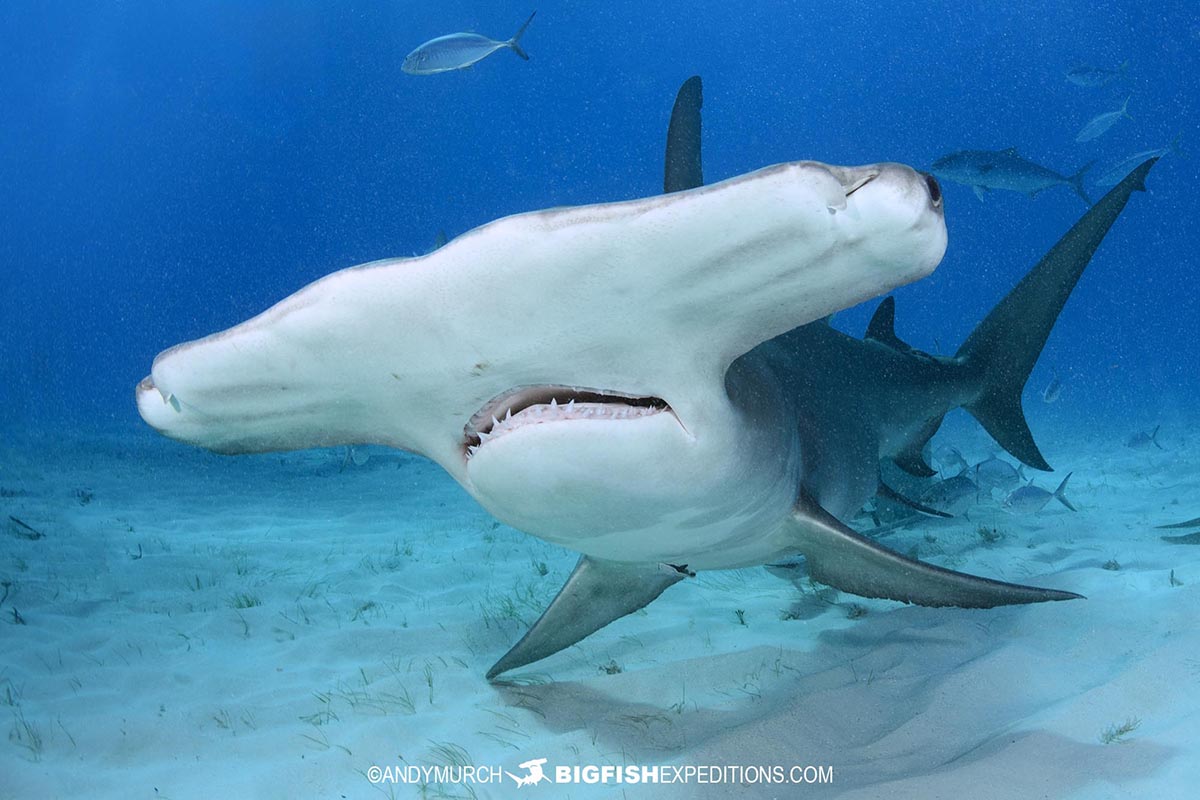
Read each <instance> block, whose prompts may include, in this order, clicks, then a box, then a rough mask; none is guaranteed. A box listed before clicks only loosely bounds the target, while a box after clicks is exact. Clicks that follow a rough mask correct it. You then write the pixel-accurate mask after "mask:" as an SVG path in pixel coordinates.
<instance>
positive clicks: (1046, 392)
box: [1042, 375, 1063, 404]
mask: <svg viewBox="0 0 1200 800" xmlns="http://www.w3.org/2000/svg"><path fill="white" fill-rule="evenodd" d="M1062 388H1063V387H1062V381H1060V380H1059V379H1058V376H1057V375H1055V376H1054V377H1053V378H1051V379H1050V383H1048V384H1046V388H1045V389H1042V402H1043V403H1047V404H1049V403H1053V402H1054V401H1055V400H1057V399H1058V398H1059V396H1060V395H1062Z"/></svg>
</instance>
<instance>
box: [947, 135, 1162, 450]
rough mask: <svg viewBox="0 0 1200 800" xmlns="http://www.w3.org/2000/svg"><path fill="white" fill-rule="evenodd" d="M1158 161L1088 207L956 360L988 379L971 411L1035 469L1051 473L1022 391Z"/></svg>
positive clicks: (973, 334)
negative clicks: (1064, 312)
mask: <svg viewBox="0 0 1200 800" xmlns="http://www.w3.org/2000/svg"><path fill="white" fill-rule="evenodd" d="M1157 160H1158V159H1157V158H1151V159H1148V160H1147V161H1145V162H1144V163H1142V164H1141V165H1140V166H1139V167H1137V168H1136V169H1134V170H1133V171H1132V172H1130V173H1129V175H1127V176H1126V177H1125V178H1124V180H1122V181H1121V182H1120V183H1118V184H1117V185H1116V186H1114V187H1113V188H1112V189H1111V190H1110V191H1109V192H1108V194H1106V195H1104V197H1102V198H1100V200H1099V201H1098V202H1097V203H1096V204H1095V205H1094V206H1092V207H1091V208H1090V209H1088V211H1087V213H1085V214H1084V215H1083V217H1081V218H1080V220H1079V221H1078V222H1077V223H1075V225H1074V227H1072V228H1071V230H1069V231H1067V233H1066V235H1065V236H1063V238H1062V239H1060V240H1059V241H1058V243H1057V244H1055V245H1054V247H1052V248H1051V249H1050V252H1049V253H1047V254H1046V255H1045V256H1044V257H1043V258H1042V260H1041V261H1040V262H1038V264H1037V266H1035V267H1034V268H1033V269H1031V270H1030V271H1029V273H1028V274H1027V275H1026V276H1025V277H1024V278H1022V279H1021V282H1020V283H1018V284H1017V285H1016V286H1015V287H1014V288H1013V290H1012V291H1011V292H1009V293H1008V295H1007V296H1006V297H1005V298H1004V299H1003V300H1001V301H1000V302H999V303H998V304H997V305H996V307H995V308H993V309H992V310H991V312H990V313H989V314H988V315H987V316H986V317H985V318H984V320H983V322H981V323H979V325H978V326H977V327H976V328H975V330H974V331H972V332H971V335H970V336H969V337H967V340H966V341H965V342H964V343H963V346H962V347H960V348H959V350H958V353H957V354H956V355H955V358H957V359H961V360H962V361H963V362H964V363H965V365H966V366H967V368H968V369H971V370H977V371H978V373H979V374H980V375H981V377H982V387H983V388H982V389H981V390H980V392H979V394H978V396H977V397H976V398H975V399H974V400H972V401H971V402H969V403H966V404H965V407H966V409H967V410H968V411H970V412H971V414H972V415H973V416H974V417H975V419H977V420H979V422H980V424H981V425H983V427H984V429H985V430H987V432H988V433H990V434H991V435H992V438H993V439H995V440H996V441H997V442H999V444H1000V446H1001V447H1003V448H1004V449H1005V450H1007V451H1008V452H1010V453H1012V454H1013V455H1014V456H1016V457H1017V458H1019V459H1020V460H1021V461H1023V462H1024V463H1026V464H1028V465H1029V466H1031V467H1034V468H1035V469H1041V470H1046V471H1049V470H1050V465H1049V464H1047V463H1046V459H1045V458H1043V457H1042V454H1041V452H1040V451H1039V450H1038V447H1037V444H1035V443H1034V441H1033V434H1032V433H1031V432H1030V430H1029V424H1028V423H1027V422H1026V421H1025V413H1024V412H1023V411H1022V410H1021V392H1022V391H1023V390H1024V388H1025V382H1026V381H1028V380H1029V373H1030V371H1031V370H1032V369H1033V365H1034V364H1036V363H1037V360H1038V356H1040V355H1041V353H1042V348H1043V347H1045V345H1046V339H1047V338H1048V337H1049V336H1050V331H1051V330H1053V328H1054V323H1055V322H1056V321H1057V320H1058V315H1059V314H1060V313H1061V312H1062V309H1063V306H1064V305H1066V302H1067V299H1068V298H1069V297H1070V296H1071V292H1072V290H1074V288H1075V284H1077V283H1078V282H1079V279H1080V278H1081V277H1082V276H1083V271H1084V269H1086V268H1087V265H1088V263H1089V262H1090V261H1091V259H1092V254H1093V253H1095V252H1096V248H1097V247H1099V246H1100V242H1102V241H1103V240H1104V236H1105V234H1107V233H1108V230H1109V228H1111V227H1112V225H1113V223H1114V222H1116V221H1117V217H1118V216H1120V214H1121V211H1122V209H1124V208H1125V204H1126V203H1127V202H1129V197H1130V195H1131V194H1133V192H1135V191H1145V188H1146V186H1145V180H1146V173H1148V172H1149V171H1150V168H1151V167H1153V166H1154V162H1156V161H1157ZM1081 174H1082V173H1081Z"/></svg>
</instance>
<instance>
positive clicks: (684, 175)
mask: <svg viewBox="0 0 1200 800" xmlns="http://www.w3.org/2000/svg"><path fill="white" fill-rule="evenodd" d="M703 105H704V97H703V89H702V86H701V83H700V76H699V75H693V76H692V77H690V78H688V79H687V80H686V81H684V82H683V86H681V87H679V94H677V95H676V96H675V106H674V107H673V108H672V109H671V122H670V124H669V125H668V127H667V156H666V159H665V169H664V176H663V191H664V192H665V193H667V194H670V193H671V192H682V191H686V190H688V189H695V188H696V187H698V186H703V185H704V168H703V166H702V163H701V155H700V127H701V125H700V108H701V106H703Z"/></svg>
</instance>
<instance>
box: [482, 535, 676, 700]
mask: <svg viewBox="0 0 1200 800" xmlns="http://www.w3.org/2000/svg"><path fill="white" fill-rule="evenodd" d="M694 574H695V573H693V572H689V571H688V569H687V567H686V566H682V567H675V566H670V565H668V564H625V563H622V562H617V561H604V560H601V559H597V558H591V557H589V556H583V557H581V558H580V559H579V563H578V564H576V565H575V571H574V572H572V573H571V577H569V578H567V582H566V583H565V584H563V587H562V589H560V590H559V592H558V594H557V595H556V596H555V598H554V599H553V600H552V601H550V606H549V607H548V608H547V609H546V610H545V612H544V613H543V614H542V616H541V617H539V618H538V621H537V622H535V623H533V627H531V628H530V629H529V631H528V632H527V633H526V634H525V635H524V636H522V637H521V641H519V642H517V643H516V644H515V645H513V647H512V649H511V650H509V651H508V652H507V653H505V654H504V656H503V657H502V658H501V659H500V660H499V661H497V662H496V663H495V665H493V666H492V668H491V669H489V670H488V673H487V678H488V680H491V679H492V678H495V677H496V676H497V675H499V674H501V673H502V672H508V671H509V670H512V669H516V668H518V667H523V666H525V665H526V664H532V663H533V662H534V661H540V660H542V659H543V658H546V657H548V656H551V655H554V654H555V653H557V652H558V651H559V650H563V649H565V648H568V647H570V646H571V645H573V644H575V643H576V642H579V641H582V640H583V639H584V638H586V637H588V636H590V635H592V634H593V633H595V632H596V631H598V630H600V629H601V628H603V627H604V626H605V625H607V624H609V623H610V622H612V621H614V620H617V619H620V618H621V617H623V616H625V615H626V614H632V613H633V612H634V611H637V610H638V609H640V608H644V607H645V606H647V605H649V604H650V602H651V601H653V600H655V599H656V598H657V597H658V596H659V595H660V594H662V593H663V592H664V591H666V589H667V588H668V587H669V586H671V585H673V584H675V583H678V582H679V581H681V580H683V579H684V578H687V577H691V576H693V575H694Z"/></svg>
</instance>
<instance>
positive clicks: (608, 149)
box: [0, 2, 1200, 427]
mask: <svg viewBox="0 0 1200 800" xmlns="http://www.w3.org/2000/svg"><path fill="white" fill-rule="evenodd" d="M1004 6H1005V4H993V3H970V4H961V3H947V4H944V5H936V6H930V5H928V4H924V3H911V2H908V3H906V2H889V3H878V4H876V3H872V4H850V5H847V4H828V3H769V4H758V5H752V6H750V7H743V5H742V4H715V3H714V4H707V5H706V6H705V7H701V8H699V9H697V8H696V7H695V4H691V3H670V2H667V3H659V4H642V3H629V2H611V3H604V4H592V3H561V4H547V5H544V6H542V7H541V8H540V9H538V16H537V18H536V20H535V21H534V23H533V25H532V26H531V27H530V29H529V32H528V33H527V38H526V40H525V41H526V44H527V49H528V50H529V52H530V53H531V55H532V60H531V61H530V62H528V63H525V62H523V61H521V60H520V59H518V58H516V57H515V56H514V55H513V54H511V53H509V52H500V53H497V54H495V55H494V56H492V57H491V58H489V59H488V60H487V61H485V62H483V63H482V64H480V65H479V66H477V67H476V68H474V69H472V70H470V71H468V72H464V73H461V74H449V75H441V76H435V77H430V78H416V77H411V76H407V75H403V74H402V73H401V72H400V71H399V65H400V63H401V61H402V59H403V56H404V54H405V53H407V52H408V51H409V50H410V49H412V48H413V47H414V46H416V45H417V44H419V43H420V42H422V41H424V40H426V39H428V38H430V37H432V36H435V35H439V34H443V33H446V32H450V31H454V30H476V31H479V32H481V33H485V34H488V35H490V36H493V37H496V38H507V37H508V36H510V35H511V34H512V32H513V31H515V29H516V27H517V26H519V25H520V23H521V22H522V21H523V20H524V18H525V16H526V15H527V13H528V11H529V10H530V9H529V8H528V7H526V6H522V5H513V4H511V3H505V4H491V3H489V4H479V3H464V2H446V3H438V4H422V3H411V2H390V3H332V2H327V3H312V2H306V3H298V2H265V3H254V4H246V3H241V2H167V3H151V4H139V3H125V4H118V3H111V2H73V3H37V4H17V3H6V4H4V6H3V8H0V40H2V41H3V47H0V108H3V110H4V117H5V123H4V125H3V126H0V185H2V186H3V187H4V195H5V197H6V201H5V203H4V206H5V207H4V213H3V214H0V263H3V264H4V274H5V280H4V283H3V285H4V287H5V293H4V294H5V296H4V298H3V303H4V307H5V309H6V310H5V312H4V319H5V324H4V337H3V339H2V340H0V347H2V348H3V349H2V351H0V386H3V390H2V391H0V410H2V411H3V413H4V417H5V419H6V420H8V421H10V422H16V423H17V424H18V425H33V426H39V427H40V426H43V425H45V426H50V425H54V424H56V423H57V422H59V421H63V420H67V421H70V422H71V423H72V424H74V425H78V426H83V427H89V426H93V425H99V426H111V425H118V426H123V425H128V426H130V427H133V426H135V425H137V424H138V421H137V417H136V411H135V410H134V407H133V404H132V402H131V401H132V386H133V385H134V383H135V382H136V381H137V380H138V379H140V378H141V377H142V376H143V375H145V374H146V373H147V372H148V367H149V364H150V361H151V359H152V358H153V356H154V354H155V353H157V352H158V351H159V350H161V349H163V348H164V347H166V346H169V345H171V344H174V343H176V342H178V341H182V340H184V339H189V338H193V337H196V336H199V335H203V334H206V333H209V332H212V331H214V330H217V329H220V328H223V327H226V326H228V325H230V324H232V323H235V322H237V321H240V320H242V319H244V318H246V317H247V316H250V315H252V314H254V313H256V312H257V311H259V310H262V309H263V308H265V307H266V306H268V305H270V304H271V303H273V302H275V301H276V300H278V299H280V298H281V297H283V296H285V295H286V294H288V293H290V292H292V291H294V290H295V289H297V288H299V287H300V286H302V285H303V284H304V283H306V282H308V281H310V280H313V279H315V278H317V277H319V276H321V275H323V274H326V273H327V272H330V271H332V270H334V269H336V268H340V267H344V266H348V265H351V264H355V263H359V262H363V261H368V260H371V259H376V258H382V257H389V256H396V255H406V254H412V253H417V252H423V251H425V250H427V249H428V248H429V247H430V246H431V245H432V243H433V241H434V238H435V236H436V234H437V231H438V230H440V229H444V230H446V231H447V232H448V233H450V234H451V235H454V234H456V233H460V232H462V231H464V230H467V229H469V228H471V227H473V226H475V225H478V224H481V223H483V222H486V221H489V220H491V219H494V218H496V217H499V216H503V215H506V214H510V213H514V212H519V211H525V210H530V209H537V208H545V207H549V206H554V205H562V204H576V203H588V202H597V201H608V200H617V199H623V198H629V197H634V196H641V195H647V194H652V193H655V192H657V191H659V189H660V186H661V158H662V149H663V139H664V130H665V126H666V121H667V118H668V115H669V112H670V105H671V102H672V99H673V97H674V92H675V89H676V88H677V87H678V85H679V84H680V83H681V82H682V80H683V79H685V78H686V77H687V76H689V75H691V74H693V73H699V74H701V75H702V76H703V78H704V81H705V84H704V90H705V115H706V116H705V147H706V151H705V159H706V163H705V169H706V177H707V179H708V180H715V179H720V178H723V177H728V176H731V175H734V174H736V173H739V172H744V171H748V170H751V169H755V168H757V167H760V166H764V165H767V164H771V163H775V162H779V161H786V160H793V159H800V158H812V159H816V160H821V161H827V162H830V163H847V164H854V163H866V162H871V161H878V160H896V161H902V162H906V163H909V164H912V165H914V166H917V167H923V166H928V164H929V163H931V162H932V161H933V160H934V159H935V158H936V157H937V156H939V155H941V154H943V153H945V152H948V151H952V150H957V149H965V148H985V149H991V148H1001V147H1009V146H1016V147H1018V148H1019V149H1020V150H1021V152H1022V154H1023V155H1025V156H1027V157H1029V158H1031V159H1033V160H1035V161H1038V162H1040V163H1043V164H1045V165H1047V166H1049V167H1051V168H1054V169H1056V170H1058V171H1060V172H1063V173H1070V172H1074V171H1075V169H1076V168H1078V167H1079V166H1081V165H1082V164H1083V163H1085V162H1087V161H1090V160H1093V159H1099V160H1101V161H1102V162H1103V161H1115V160H1119V159H1120V158H1122V157H1125V156H1127V155H1130V154H1132V153H1134V152H1137V151H1139V150H1146V149H1150V148H1155V147H1161V146H1163V145H1165V144H1166V143H1167V142H1169V141H1170V140H1171V139H1172V138H1173V137H1174V136H1176V135H1177V134H1180V135H1181V143H1182V147H1183V149H1184V150H1185V152H1186V151H1188V150H1191V151H1192V152H1195V145H1196V142H1197V141H1200V131H1198V130H1197V129H1198V124H1200V109H1198V108H1197V101H1196V97H1197V95H1196V93H1195V89H1196V76H1197V74H1198V72H1200V56H1198V53H1200V17H1198V15H1197V12H1196V7H1195V5H1194V4H1191V3H1184V2H1172V3H1163V4H1155V5H1154V6H1153V7H1150V6H1146V5H1145V4H1141V3H1136V2H1117V3H1105V4H1101V5H1097V4H1096V3H1083V2H1077V3H1069V4H1052V6H1051V7H1048V8H1044V9H1039V10H1038V12H1037V13H1036V14H1033V13H1031V12H1029V11H1026V10H1023V8H1022V7H1016V8H1013V9H1006V8H1005V7H1004ZM1126 59H1128V60H1129V61H1130V64H1131V65H1130V67H1129V72H1128V80H1127V81H1126V82H1124V83H1123V84H1121V85H1112V86H1107V87H1103V88H1084V87H1080V86H1076V85H1073V84H1071V83H1069V82H1067V81H1066V80H1065V79H1064V77H1063V73H1064V71H1065V70H1066V69H1067V68H1068V67H1069V66H1070V65H1072V64H1073V63H1075V62H1077V61H1085V62H1088V63H1091V64H1094V65H1098V66H1106V67H1112V66H1116V65H1117V64H1119V63H1120V62H1121V61H1123V60H1126ZM1130 92H1131V93H1132V94H1133V100H1132V102H1131V103H1130V112H1131V114H1132V115H1133V117H1134V120H1133V121H1129V120H1122V121H1121V122H1120V123H1118V124H1117V125H1116V126H1115V127H1114V128H1113V129H1112V130H1111V131H1110V132H1109V133H1107V134H1106V135H1104V136H1102V137H1101V138H1100V139H1098V140H1096V141H1094V142H1090V143H1087V144H1084V145H1080V144H1076V143H1075V141H1074V138H1075V134H1076V133H1077V132H1078V130H1079V129H1080V127H1082V125H1083V124H1084V123H1085V122H1086V121H1087V120H1089V119H1091V118H1092V117H1093V116H1095V115H1096V114H1098V113H1101V112H1103V111H1108V110H1112V109H1113V108H1119V106H1120V102H1121V101H1122V100H1123V99H1124V97H1125V96H1126V94H1128V93H1130ZM1198 165H1200V161H1198V160H1196V159H1191V160H1184V159H1180V158H1176V157H1169V158H1167V159H1166V160H1164V161H1163V162H1162V163H1161V164H1160V165H1159V166H1158V168H1157V169H1156V170H1155V172H1154V174H1153V175H1152V176H1151V179H1150V187H1151V190H1152V194H1151V195H1150V196H1140V195H1139V196H1136V197H1135V198H1134V199H1133V201H1132V202H1131V203H1130V206H1129V209H1128V210H1127V211H1126V213H1125V215H1124V217H1123V218H1122V219H1121V220H1120V221H1119V222H1118V224H1117V226H1116V228H1115V230H1114V231H1113V233H1112V235H1111V236H1110V237H1109V239H1108V240H1107V241H1106V242H1105V243H1104V245H1103V247H1102V248H1101V251H1100V253H1099V254H1098V256H1097V257H1096V259H1095V262H1094V263H1093V265H1092V267H1091V268H1090V271H1089V274H1088V275H1087V276H1086V278H1085V280H1084V282H1083V284H1082V286H1081V287H1080V289H1079V290H1078V291H1077V293H1076V295H1075V297H1074V298H1073V299H1072V301H1071V303H1070V304H1069V305H1068V307H1067V309H1066V312H1065V313H1064V315H1063V317H1062V320H1061V322H1060V324H1059V327H1058V330H1056V332H1055V335H1054V336H1053V338H1052V339H1051V342H1050V345H1049V347H1048V348H1047V351H1046V354H1045V356H1044V357H1043V361H1042V364H1041V365H1039V372H1038V373H1035V378H1034V383H1037V382H1038V381H1040V380H1043V379H1044V378H1046V376H1048V374H1049V370H1050V369H1053V370H1054V371H1056V372H1058V373H1060V374H1064V375H1067V376H1068V388H1069V391H1068V392H1066V393H1065V394H1064V401H1068V400H1070V399H1071V398H1075V399H1076V400H1079V399H1080V398H1084V397H1086V398H1087V399H1088V401H1089V402H1090V403H1093V404H1094V405H1095V407H1096V410H1098V411H1099V410H1103V411H1105V412H1108V413H1110V414H1115V415H1121V414H1124V413H1125V412H1126V411H1127V410H1128V409H1129V408H1130V407H1133V408H1136V409H1138V410H1139V411H1144V412H1145V414H1146V415H1147V416H1148V417H1153V415H1154V413H1155V410H1156V407H1157V406H1156V405H1155V404H1158V405H1161V406H1166V407H1187V406H1188V405H1189V404H1192V405H1191V407H1194V398H1195V397H1196V395H1197V390H1200V370H1197V369H1195V366H1196V365H1197V364H1198V363H1200V349H1198V347H1197V345H1196V340H1197V337H1196V336H1195V330H1196V329H1195V320H1196V319H1197V311H1198V310H1200V301H1198V300H1197V292H1196V278H1195V269H1196V258H1195V255H1194V253H1195V244H1196V237H1195V233H1194V230H1193V227H1192V224H1193V223H1192V221H1194V220H1195V219H1197V218H1198V216H1200V204H1198V202H1197V200H1196V196H1195V191H1194V187H1196V186H1197V185H1200V180H1198V174H1197V173H1198V171H1200V166H1198ZM946 192H947V220H948V223H949V229H950V249H949V252H948V254H947V257H946V260H945V262H944V263H943V264H942V266H941V268H940V269H939V270H938V272H937V273H936V274H935V275H934V276H933V277H932V278H930V279H929V280H926V281H924V282H922V283H920V284H919V285H917V286H913V287H910V288H907V289H905V290H903V291H902V292H901V293H900V298H899V300H900V306H899V326H900V330H901V333H902V335H904V336H906V337H908V338H909V339H911V340H912V341H913V342H914V343H916V344H918V345H921V346H924V347H927V348H929V349H934V348H936V347H938V346H940V347H941V348H942V349H943V350H953V348H954V347H956V346H957V344H958V342H960V341H961V339H962V338H963V337H964V336H965V335H966V333H967V332H968V331H969V330H970V328H971V326H972V325H973V324H974V323H975V322H976V321H977V320H978V319H979V318H980V317H981V316H982V315H983V313H984V312H985V311H986V310H987V308H989V307H990V305H991V304H992V303H993V302H994V301H995V300H996V299H997V298H998V297H999V296H1000V295H1001V294H1002V293H1003V292H1004V291H1005V290H1006V289H1007V288H1008V287H1009V286H1010V285H1011V284H1012V283H1013V282H1014V281H1015V280H1016V279H1017V278H1018V277H1019V276H1020V275H1021V274H1022V273H1023V272H1024V270H1025V269H1026V268H1028V266H1030V265H1031V264H1032V263H1033V262H1034V261H1035V260H1036V258H1037V257H1038V256H1039V255H1040V253H1042V252H1043V251H1044V250H1045V249H1046V248H1047V247H1048V246H1049V245H1050V244H1051V243H1052V242H1053V241H1054V240H1055V239H1056V238H1057V237H1058V236H1059V235H1060V234H1061V233H1062V232H1063V231H1064V230H1065V229H1066V228H1067V227H1068V226H1069V225H1070V224H1071V223H1072V222H1073V221H1074V220H1075V219H1076V218H1077V217H1078V215H1079V214H1081V213H1082V211H1083V204H1082V203H1081V202H1080V201H1079V200H1078V199H1077V198H1076V197H1074V196H1073V195H1072V194H1071V192H1070V191H1069V190H1068V189H1066V188H1058V189H1055V190H1051V191H1047V192H1046V193H1044V194H1043V195H1041V196H1039V197H1037V198H1036V199H1034V200H1030V199H1028V198H1026V197H1024V196H1022V195H1018V194H1012V193H1005V192H993V193H992V194H991V195H990V196H989V197H988V198H987V200H986V202H984V203H980V202H979V201H977V200H976V199H975V197H973V196H972V194H971V192H970V190H969V189H967V188H965V187H962V186H957V185H948V186H947V187H946ZM865 313H866V312H861V311H860V312H857V313H855V312H851V313H849V314H847V315H845V316H844V317H843V321H842V324H843V325H844V326H845V327H846V328H847V329H848V330H861V326H862V324H863V323H864V321H865Z"/></svg>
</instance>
